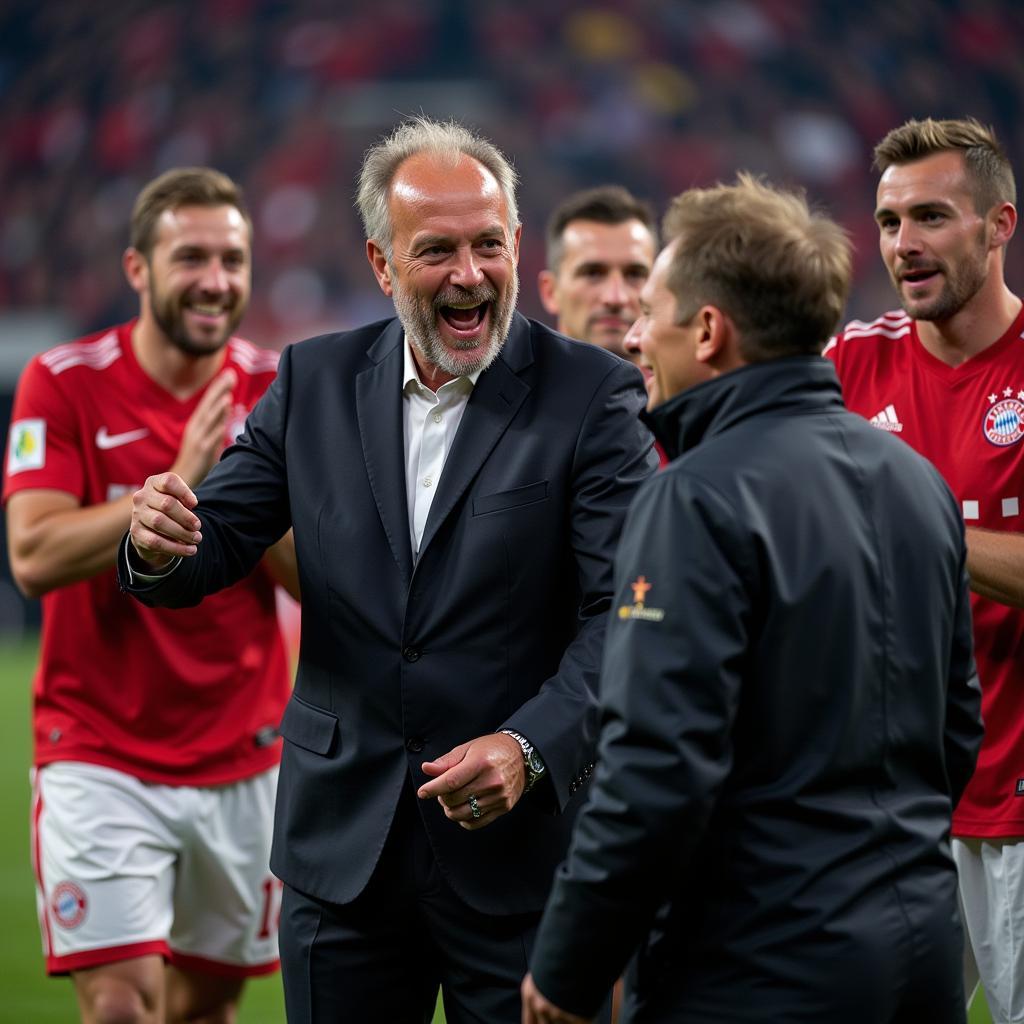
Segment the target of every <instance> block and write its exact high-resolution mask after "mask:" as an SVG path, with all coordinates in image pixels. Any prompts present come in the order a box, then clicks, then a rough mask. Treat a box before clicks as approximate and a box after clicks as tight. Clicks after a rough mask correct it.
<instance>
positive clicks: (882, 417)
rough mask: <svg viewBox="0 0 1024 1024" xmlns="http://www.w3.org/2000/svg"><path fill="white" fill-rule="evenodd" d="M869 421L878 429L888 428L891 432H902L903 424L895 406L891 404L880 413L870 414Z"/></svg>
mask: <svg viewBox="0 0 1024 1024" xmlns="http://www.w3.org/2000/svg"><path fill="white" fill-rule="evenodd" d="M870 422H871V426H873V427H878V429H879V430H888V431H890V432H891V433H893V434H901V433H902V432H903V424H902V423H900V420H899V417H898V416H897V415H896V407H895V406H892V405H887V406H886V407H885V408H884V409H883V410H882V411H881V412H880V413H877V414H876V415H874V416H872V417H871V420H870Z"/></svg>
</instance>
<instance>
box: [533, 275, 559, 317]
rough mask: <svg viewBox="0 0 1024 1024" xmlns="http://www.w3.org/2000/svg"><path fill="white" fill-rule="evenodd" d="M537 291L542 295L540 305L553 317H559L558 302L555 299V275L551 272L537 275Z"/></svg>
mask: <svg viewBox="0 0 1024 1024" xmlns="http://www.w3.org/2000/svg"><path fill="white" fill-rule="evenodd" d="M537 291H538V292H539V293H540V304H541V305H542V306H543V307H544V309H545V310H546V311H547V312H548V313H550V314H551V315H552V316H558V300H557V299H556V298H555V275H554V274H553V273H551V271H550V270H542V271H541V272H540V273H539V274H538V275H537Z"/></svg>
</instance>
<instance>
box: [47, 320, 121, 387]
mask: <svg viewBox="0 0 1024 1024" xmlns="http://www.w3.org/2000/svg"><path fill="white" fill-rule="evenodd" d="M120 357H121V345H120V343H119V342H118V340H117V332H116V331H110V332H109V333H107V334H104V335H103V337H102V338H97V339H96V341H86V342H80V341H72V342H69V343H68V344H66V345H58V346H57V347H56V348H52V349H50V351H49V352H44V353H43V355H41V356H40V357H39V361H40V362H41V363H42V364H43V366H45V367H46V368H47V369H48V370H49V371H50V373H52V374H53V375H54V376H55V377H56V376H57V375H58V374H60V373H63V372H64V371H65V370H70V369H71V368H72V367H74V366H88V367H89V368H90V369H92V370H105V369H106V368H107V367H108V366H110V364H111V363H113V362H115V361H116V360H117V359H119V358H120Z"/></svg>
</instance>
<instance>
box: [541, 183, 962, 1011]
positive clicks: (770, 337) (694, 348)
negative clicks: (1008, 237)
mask: <svg viewBox="0 0 1024 1024" xmlns="http://www.w3.org/2000/svg"><path fill="white" fill-rule="evenodd" d="M664 237H665V238H666V239H667V240H668V242H669V244H668V246H667V247H666V248H665V249H664V250H663V251H662V253H661V254H660V255H659V257H658V259H657V261H656V262H655V266H654V270H653V273H652V275H651V277H650V279H649V280H648V282H647V284H646V285H645V286H644V291H643V307H644V316H643V319H642V321H641V325H640V328H639V332H640V338H641V342H640V346H641V353H642V358H643V360H644V361H645V362H646V363H648V364H649V365H650V366H651V368H652V369H653V371H654V378H655V381H656V384H657V389H658V393H659V394H660V396H661V397H662V399H663V400H664V401H663V403H662V404H661V405H659V406H658V407H657V408H655V409H654V410H653V411H652V413H651V415H650V421H651V422H652V424H653V426H654V428H655V431H656V433H657V435H658V437H659V438H660V439H661V441H662V443H663V444H664V445H665V447H666V449H667V451H668V453H669V454H670V456H672V457H673V459H674V461H673V462H672V463H671V464H670V465H669V467H668V468H667V469H665V470H663V471H662V472H661V473H659V474H658V475H657V476H655V477H654V478H653V479H651V480H649V481H648V482H647V483H646V484H645V485H644V486H643V488H641V491H640V493H639V495H638V496H637V498H636V500H635V502H634V504H633V506H632V508H631V509H630V512H629V515H628V517H627V520H626V525H625V526H624V527H623V534H622V543H621V546H620V550H619V553H618V555H617V556H616V571H615V584H616V597H615V611H614V613H613V621H612V622H611V624H610V625H609V627H608V638H607V643H606V650H605V658H604V664H603V667H602V674H601V690H600V698H601V705H602V724H601V734H600V741H599V748H598V761H597V769H596V772H595V777H594V782H593V785H592V791H591V797H590V800H589V802H588V804H587V806H586V807H585V809H584V811H583V812H582V813H581V815H580V817H579V819H578V822H577V828H576V831H575V834H574V837H573V841H572V845H571V848H570V852H569V856H568V859H567V861H566V863H565V865H564V866H563V867H562V869H561V870H560V871H559V875H558V877H557V880H556V883H555V887H554V889H553V892H552V896H551V899H550V901H549V904H548V907H547V910H546V912H545V917H544V920H543V922H542V925H541V929H540V933H539V935H538V938H537V943H536V946H535V949H534V953H533V957H532V959H531V965H532V971H533V976H532V977H529V978H527V979H526V981H525V982H524V988H523V993H524V1017H523V1020H524V1022H526V1024H535V1022H538V1021H540V1022H545V1024H548V1022H563V1024H564V1022H579V1021H581V1020H584V1019H586V1018H587V1017H589V1015H591V1014H592V1013H593V1011H594V1009H595V1007H596V1005H597V1002H598V1000H599V998H600V993H601V992H602V991H603V989H604V987H605V986H606V985H607V983H608V981H609V980H610V979H611V978H614V977H615V976H616V974H617V973H618V972H619V971H620V970H621V968H622V967H623V965H624V964H625V963H626V961H627V959H628V958H629V957H630V954H631V953H633V952H634V950H636V956H635V959H634V962H633V963H632V965H631V967H630V971H629V973H628V975H627V991H626V1003H625V1007H624V1012H623V1019H624V1020H625V1021H629V1022H631V1024H637V1022H658V1024H666V1022H671V1024H683V1022H685V1024H698V1022H699V1024H726V1022H728V1024H736V1022H744V1021H759V1022H766V1024H767V1022H773V1024H774V1022H778V1021H786V1022H797V1021H808V1022H811V1021H814V1022H820V1021H830V1022H849V1024H863V1022H864V1021H872V1022H873V1024H883V1022H890V1021H900V1022H905V1024H919V1022H921V1021H929V1022H932V1024H954V1022H956V1024H962V1021H963V1019H964V1000H963V988H962V984H961V978H960V972H959V965H960V956H961V950H962V938H961V932H960V924H959V919H958V915H957V902H956V871H955V868H954V865H953V861H952V858H951V856H950V851H949V818H950V811H951V808H952V805H953V804H954V803H955V801H956V798H957V797H958V796H959V794H960V792H961V790H962V789H963V787H964V785H965V784H966V782H967V779H968V778H969V776H970V772H971V769H972V767H973V763H974V758H975V754H976V751H977V748H978V745H979V743H980V739H981V723H980V720H979V716H978V706H979V701H980V697H979V693H978V687H977V681H976V677H975V673H974V665H973V660H972V657H971V624H970V612H969V606H968V594H967V582H966V572H965V568H964V563H965V558H966V554H965V548H964V540H963V525H962V522H961V521H960V517H959V515H958V510H957V506H956V502H955V501H954V499H953V497H952V495H951V494H950V493H949V490H948V488H947V487H946V485H945V484H944V483H943V481H942V479H941V477H940V476H939V474H938V473H937V472H936V471H935V469H934V468H933V467H932V466H931V465H929V464H928V462H926V460H924V459H923V458H921V457H920V456H918V455H916V454H915V453H914V452H912V451H911V450H910V449H909V448H908V447H907V446H906V445H901V444H899V443H898V442H896V441H895V440H894V439H893V438H890V437H887V436H885V435H883V434H880V433H879V432H878V431H874V430H872V429H871V428H870V426H869V425H868V424H867V423H865V422H864V420H863V419H861V418H860V417H858V416H855V415H852V414H850V413H848V412H847V411H846V410H845V409H844V407H843V404H842V398H841V395H840V391H839V385H838V382H837V380H836V377H835V373H834V371H833V368H832V367H831V365H830V364H829V363H828V362H827V361H825V360H823V359H821V358H820V353H821V350H822V348H823V346H824V344H825V342H826V341H827V339H828V336H829V333H830V332H831V331H832V330H833V328H834V326H835V324H836V321H837V319H838V317H839V315H840V313H841V311H842V308H843V304H844V301H845V298H846V294H847V288H848V281H849V269H850V256H849V247H848V244H847V242H846V239H845V238H844V236H843V234H842V232H841V230H840V229H839V228H838V227H837V226H836V225H835V224H833V223H832V222H831V221H829V220H827V219H826V218H824V217H822V216H818V215H814V214H812V213H811V212H810V211H809V209H808V208H807V205H806V203H805V201H804V200H803V199H802V198H801V197H799V196H796V195H792V194H786V193H782V192H778V191H776V190H774V189H772V188H770V187H769V186H767V185H764V184H761V183H759V182H757V181H755V180H753V179H751V178H749V177H746V176H741V177H740V181H739V183H738V184H737V185H734V186H718V187H716V188H713V189H707V190H691V191H689V192H686V193H683V195H682V196H680V197H678V198H677V199H676V200H675V202H674V203H673V205H672V208H671V209H670V211H669V214H668V216H667V218H666V222H665V230H664Z"/></svg>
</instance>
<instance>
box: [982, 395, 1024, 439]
mask: <svg viewBox="0 0 1024 1024" xmlns="http://www.w3.org/2000/svg"><path fill="white" fill-rule="evenodd" d="M1012 396H1013V388H1004V389H1003V395H1002V398H1000V396H999V395H995V394H992V395H989V396H988V400H989V402H991V403H992V404H991V405H990V407H989V408H988V410H987V411H986V412H985V421H984V424H983V429H984V432H985V440H987V441H988V442H989V443H990V444H994V445H998V446H999V447H1000V448H1005V447H1007V445H1011V444H1016V443H1017V442H1018V441H1019V440H1020V439H1021V438H1022V437H1024V402H1022V401H1021V399H1024V391H1018V392H1017V396H1016V397H1015V398H1014V397H1012Z"/></svg>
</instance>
